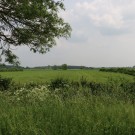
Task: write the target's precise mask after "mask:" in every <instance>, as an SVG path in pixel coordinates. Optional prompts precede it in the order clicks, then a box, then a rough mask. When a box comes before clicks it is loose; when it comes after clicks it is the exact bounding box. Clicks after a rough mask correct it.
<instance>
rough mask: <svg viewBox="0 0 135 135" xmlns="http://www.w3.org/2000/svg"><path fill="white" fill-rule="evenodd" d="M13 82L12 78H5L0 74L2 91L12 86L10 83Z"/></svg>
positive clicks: (0, 89) (0, 88)
mask: <svg viewBox="0 0 135 135" xmlns="http://www.w3.org/2000/svg"><path fill="white" fill-rule="evenodd" d="M11 82H12V79H11V78H5V77H2V76H0V91H5V90H7V89H8V88H9V87H10V84H11Z"/></svg>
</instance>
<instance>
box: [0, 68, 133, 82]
mask: <svg viewBox="0 0 135 135" xmlns="http://www.w3.org/2000/svg"><path fill="white" fill-rule="evenodd" d="M0 75H2V76H4V77H10V78H12V79H13V81H15V82H19V83H27V82H31V81H33V82H47V81H50V80H52V79H54V78H60V77H62V78H65V79H69V80H76V81H79V79H80V78H81V77H82V76H84V77H86V79H87V80H89V81H96V82H105V81H107V80H108V78H114V79H117V78H125V79H128V80H130V81H132V80H133V78H134V77H132V76H130V75H125V74H121V73H108V72H100V71H99V70H41V69H40V70H24V71H17V72H1V73H0Z"/></svg>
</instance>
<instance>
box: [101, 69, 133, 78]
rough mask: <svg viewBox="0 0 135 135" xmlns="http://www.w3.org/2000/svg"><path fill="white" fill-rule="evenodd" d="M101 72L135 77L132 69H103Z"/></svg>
mask: <svg viewBox="0 0 135 135" xmlns="http://www.w3.org/2000/svg"><path fill="white" fill-rule="evenodd" d="M100 71H103V72H115V73H123V74H128V75H132V76H135V70H134V69H131V68H101V69H100Z"/></svg>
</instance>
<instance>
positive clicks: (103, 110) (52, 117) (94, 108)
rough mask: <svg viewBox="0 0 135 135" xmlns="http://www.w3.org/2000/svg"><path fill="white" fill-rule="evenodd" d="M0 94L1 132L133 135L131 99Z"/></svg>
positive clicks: (134, 114) (7, 134)
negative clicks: (36, 98)
mask: <svg viewBox="0 0 135 135" xmlns="http://www.w3.org/2000/svg"><path fill="white" fill-rule="evenodd" d="M13 99H14V97H12V96H11V94H10V93H8V92H6V93H5V92H4V93H1V94H0V114H1V115H0V134H1V135H134V134H135V105H134V104H133V103H131V102H130V100H127V101H126V100H125V101H122V100H120V99H118V98H116V97H111V96H110V95H105V94H102V95H100V96H98V95H91V94H89V95H87V96H85V95H84V93H83V92H82V89H80V92H78V94H76V95H75V96H72V97H68V98H66V99H63V98H61V97H60V96H59V95H57V94H49V95H48V96H47V97H46V98H45V99H44V100H43V101H36V102H33V101H32V102H28V101H27V100H26V101H24V102H20V101H15V100H13Z"/></svg>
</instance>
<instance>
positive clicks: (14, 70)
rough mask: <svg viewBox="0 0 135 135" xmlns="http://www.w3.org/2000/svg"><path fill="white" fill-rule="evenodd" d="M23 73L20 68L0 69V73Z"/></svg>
mask: <svg viewBox="0 0 135 135" xmlns="http://www.w3.org/2000/svg"><path fill="white" fill-rule="evenodd" d="M16 71H23V69H22V68H0V72H16Z"/></svg>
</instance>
